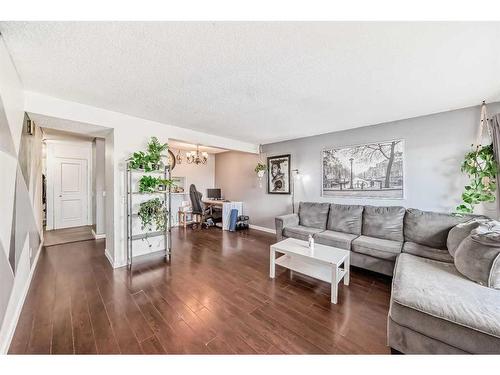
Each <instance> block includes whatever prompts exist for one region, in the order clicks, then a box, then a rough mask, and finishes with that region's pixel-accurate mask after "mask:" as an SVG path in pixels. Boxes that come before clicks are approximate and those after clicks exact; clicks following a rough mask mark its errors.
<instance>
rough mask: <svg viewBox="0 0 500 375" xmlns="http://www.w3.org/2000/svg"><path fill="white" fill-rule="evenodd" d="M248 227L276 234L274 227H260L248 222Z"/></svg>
mask: <svg viewBox="0 0 500 375" xmlns="http://www.w3.org/2000/svg"><path fill="white" fill-rule="evenodd" d="M249 227H250V229H255V230H260V231H262V232H267V233H272V234H276V230H275V229H271V228H266V227H261V226H258V225H253V224H250V225H249Z"/></svg>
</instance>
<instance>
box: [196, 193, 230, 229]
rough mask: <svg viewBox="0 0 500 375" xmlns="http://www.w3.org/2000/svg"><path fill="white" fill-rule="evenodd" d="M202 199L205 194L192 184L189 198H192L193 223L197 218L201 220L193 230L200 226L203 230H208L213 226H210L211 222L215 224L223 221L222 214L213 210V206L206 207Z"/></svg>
mask: <svg viewBox="0 0 500 375" xmlns="http://www.w3.org/2000/svg"><path fill="white" fill-rule="evenodd" d="M202 197H203V194H201V193H200V192H199V191H198V190H196V186H194V185H193V184H191V186H189V198H191V207H192V213H193V221H195V220H194V218H195V217H197V218H199V221H195V222H194V223H193V225H192V227H193V228H194V227H196V226H198V225H200V226H201V227H202V228H203V227H206V228H208V227H209V226H211V225H210V224H209V222H210V221H211V222H212V223H214V224H215V223H217V222H220V221H222V212H220V211H218V210H213V209H212V207H211V206H208V207H207V206H205V204H204V203H203V202H202V200H201V198H202Z"/></svg>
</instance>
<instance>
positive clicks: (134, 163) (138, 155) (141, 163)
mask: <svg viewBox="0 0 500 375" xmlns="http://www.w3.org/2000/svg"><path fill="white" fill-rule="evenodd" d="M148 160H149V159H148V156H147V155H146V154H145V153H144V152H142V151H138V152H134V153H133V154H132V156H131V157H130V158H128V159H127V161H128V163H129V166H130V168H131V169H144V170H146V168H147V167H149V162H148Z"/></svg>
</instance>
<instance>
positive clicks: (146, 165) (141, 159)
mask: <svg viewBox="0 0 500 375" xmlns="http://www.w3.org/2000/svg"><path fill="white" fill-rule="evenodd" d="M167 149H168V144H167V143H160V141H158V138H156V137H151V139H150V141H149V142H148V150H147V152H143V151H138V152H134V153H133V154H132V156H131V157H130V158H128V159H127V161H128V162H129V167H130V168H131V169H144V171H145V172H151V171H156V170H158V169H160V168H161V167H162V165H163V163H162V161H161V159H162V157H165V156H166V155H163V154H162V152H163V151H165V150H167Z"/></svg>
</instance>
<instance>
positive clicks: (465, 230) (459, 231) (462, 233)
mask: <svg viewBox="0 0 500 375" xmlns="http://www.w3.org/2000/svg"><path fill="white" fill-rule="evenodd" d="M489 221H491V220H490V219H478V218H476V219H471V220H469V221H466V222H465V223H460V224H457V225H455V226H454V227H453V228H451V229H450V232H449V233H448V238H447V239H446V247H447V248H448V252H449V253H450V255H451V256H452V257H454V256H455V251H456V250H457V248H458V246H459V245H460V243H461V242H462V241H463V240H464V239H465V238H467V237H468V236H469V234H470V232H472V230H473V229H476V228H477V227H478V226H479V225H480V224H486V223H488V222H489Z"/></svg>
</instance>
